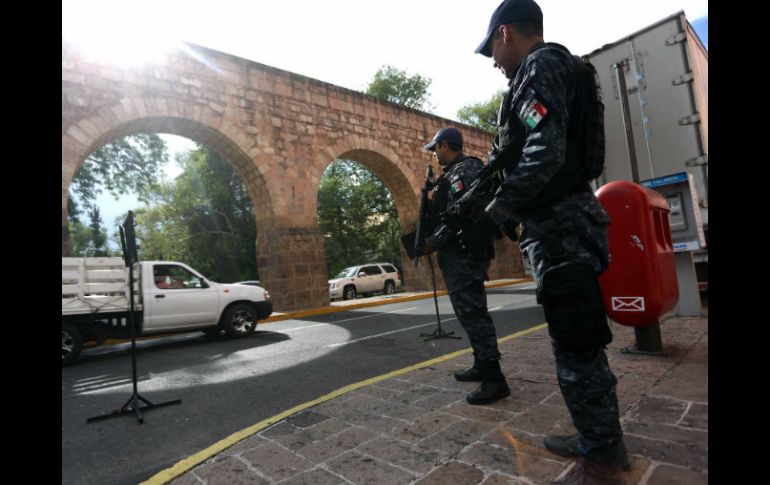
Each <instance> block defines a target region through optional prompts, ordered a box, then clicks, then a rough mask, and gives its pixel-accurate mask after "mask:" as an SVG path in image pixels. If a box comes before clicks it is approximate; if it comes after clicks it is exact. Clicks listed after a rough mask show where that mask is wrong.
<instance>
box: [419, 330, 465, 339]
mask: <svg viewBox="0 0 770 485" xmlns="http://www.w3.org/2000/svg"><path fill="white" fill-rule="evenodd" d="M453 333H454V332H449V333H447V332H445V331H443V330H441V328H440V327H439V328H437V329H436V330H434V331H433V333H421V334H420V337H428V338H426V339H423V341H425V342H427V341H428V340H434V339H436V340H438V339H440V338H456V339H457V340H462V337H453V336H452V334H453Z"/></svg>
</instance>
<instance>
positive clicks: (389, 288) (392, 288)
mask: <svg viewBox="0 0 770 485" xmlns="http://www.w3.org/2000/svg"><path fill="white" fill-rule="evenodd" d="M395 292H396V284H395V283H393V282H392V281H386V282H385V291H384V293H385V294H386V295H392V294H393V293H395Z"/></svg>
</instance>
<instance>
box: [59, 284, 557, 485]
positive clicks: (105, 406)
mask: <svg viewBox="0 0 770 485" xmlns="http://www.w3.org/2000/svg"><path fill="white" fill-rule="evenodd" d="M487 293H488V306H489V308H490V311H491V313H492V316H493V318H494V320H495V326H496V328H497V334H498V337H503V336H506V335H509V334H511V333H514V332H517V331H520V330H524V329H526V328H530V327H532V326H535V325H539V324H541V323H543V322H544V321H545V318H544V316H543V313H542V309H541V308H540V307H539V306H537V305H536V303H535V295H534V285H533V284H532V283H527V284H519V285H514V286H507V287H500V288H496V289H489V290H488V291H487ZM439 311H440V314H441V320H442V326H443V328H444V330H445V331H447V332H451V331H454V332H455V335H459V336H461V337H463V338H462V340H454V339H440V340H434V341H428V342H425V341H424V340H423V339H422V338H421V337H420V336H419V334H420V333H431V332H433V331H434V330H435V328H436V315H435V307H434V302H433V299H424V300H417V301H409V302H402V303H392V304H387V305H383V306H376V307H370V308H363V309H359V310H351V311H345V312H340V313H333V314H327V315H319V316H316V317H307V318H302V319H297V320H285V321H281V322H275V323H268V324H264V325H260V326H259V327H257V332H256V333H255V334H254V335H253V336H251V337H249V338H245V339H240V340H229V339H225V338H218V339H215V340H208V339H206V337H204V336H203V334H201V333H190V334H183V335H177V336H173V337H163V338H159V339H155V340H148V341H141V342H138V343H137V348H138V350H137V375H138V390H139V395H141V396H142V397H144V398H145V399H147V400H149V401H150V402H152V403H154V404H159V403H162V402H166V401H170V400H174V399H181V400H182V402H181V404H178V405H174V406H169V407H164V408H158V409H153V410H150V411H147V412H145V413H144V414H143V416H144V424H142V425H140V424H139V423H138V421H137V419H136V417H135V416H134V415H124V416H120V417H117V418H113V419H108V420H104V421H99V422H95V423H88V424H87V423H86V419H87V418H89V417H94V416H99V415H103V414H107V413H110V412H111V411H113V410H115V409H117V408H120V407H121V406H122V405H123V404H124V403H126V401H127V400H128V399H129V398H130V397H131V395H132V391H133V386H132V380H131V357H130V352H129V350H130V344H120V345H117V346H110V347H97V348H93V349H87V350H85V351H84V352H83V354H82V356H81V358H80V360H79V361H78V362H77V363H76V364H75V365H73V366H71V367H66V368H63V369H62V484H65V485H66V484H78V485H88V484H99V485H122V484H136V483H139V482H141V481H143V480H146V479H147V478H149V477H151V476H152V475H154V474H155V473H157V472H159V471H161V470H163V469H165V468H168V467H170V466H172V465H173V464H174V463H176V462H177V461H179V460H181V459H184V458H186V457H187V456H190V455H192V454H194V453H196V452H199V451H201V450H202V449H204V448H206V447H208V446H210V445H211V444H213V443H215V442H217V441H219V440H221V439H223V438H225V437H227V436H229V435H230V434H232V433H234V432H236V431H239V430H241V429H243V428H246V427H248V426H251V425H253V424H255V423H257V422H259V421H262V420H264V419H266V418H269V417H271V416H273V415H276V414H278V413H280V412H282V411H284V410H286V409H289V408H291V407H293V406H296V405H298V404H301V403H304V402H308V401H311V400H313V399H316V398H318V397H320V396H322V395H324V394H327V393H329V392H331V391H333V390H335V389H339V388H341V387H343V386H346V385H348V384H352V383H355V382H359V381H362V380H365V379H368V378H371V377H375V376H378V375H381V374H385V373H388V372H392V371H394V370H397V369H401V368H403V367H407V366H410V365H413V364H416V363H419V362H423V361H425V360H429V359H432V358H434V357H438V356H440V355H444V354H448V353H450V352H454V351H456V350H460V349H464V348H468V345H469V344H468V339H467V337H466V336H465V332H464V331H463V330H462V328H461V327H460V325H459V323H458V322H457V319H456V318H455V316H454V313H453V312H452V308H451V305H450V302H449V298H448V297H447V296H443V297H440V298H439Z"/></svg>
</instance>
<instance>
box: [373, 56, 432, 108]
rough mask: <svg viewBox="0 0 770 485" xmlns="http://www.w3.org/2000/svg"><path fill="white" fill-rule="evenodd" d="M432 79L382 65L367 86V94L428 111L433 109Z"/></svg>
mask: <svg viewBox="0 0 770 485" xmlns="http://www.w3.org/2000/svg"><path fill="white" fill-rule="evenodd" d="M431 82H432V81H431V80H430V79H429V78H426V77H422V76H420V75H419V74H415V75H413V76H410V75H408V74H407V73H406V72H405V71H402V70H399V69H396V68H395V67H393V66H382V67H381V68H379V69H378V70H377V72H376V73H375V74H374V79H373V80H372V81H371V82H370V83H369V85H368V86H367V88H366V94H371V95H372V96H375V97H377V98H380V99H384V100H386V101H391V102H393V103H397V104H400V105H403V106H407V107H409V108H414V109H419V110H422V111H427V110H430V109H432V107H431V106H430V104H429V103H428V101H429V98H430V94H429V93H428V88H430V85H431Z"/></svg>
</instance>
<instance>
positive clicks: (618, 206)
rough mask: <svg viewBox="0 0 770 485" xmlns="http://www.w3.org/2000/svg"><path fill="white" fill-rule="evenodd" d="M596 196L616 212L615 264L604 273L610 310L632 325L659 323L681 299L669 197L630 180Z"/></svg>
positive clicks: (611, 233) (612, 222)
mask: <svg viewBox="0 0 770 485" xmlns="http://www.w3.org/2000/svg"><path fill="white" fill-rule="evenodd" d="M596 197H597V198H598V199H599V203H600V204H601V205H602V207H604V210H606V211H607V213H608V214H609V216H610V226H609V245H610V258H611V259H610V265H609V267H608V268H607V270H606V271H605V272H604V273H602V274H601V275H600V276H599V283H600V285H601V288H602V295H604V305H605V308H606V309H607V314H608V315H609V317H610V318H611V319H612V320H614V321H616V322H618V323H620V324H623V325H628V326H631V327H640V326H643V325H657V324H658V319H659V318H660V316H661V315H663V314H664V313H666V312H668V311H670V310H671V309H673V308H674V305H676V302H677V301H678V300H679V287H678V285H677V277H676V264H675V262H674V249H673V247H672V245H671V230H670V229H669V222H668V204H667V203H666V199H664V198H663V196H662V195H660V194H659V193H657V192H655V191H654V190H651V189H648V188H645V187H642V186H641V185H638V184H635V183H631V182H626V181H617V182H610V183H608V184H607V185H604V186H602V187H601V188H599V190H597V191H596Z"/></svg>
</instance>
